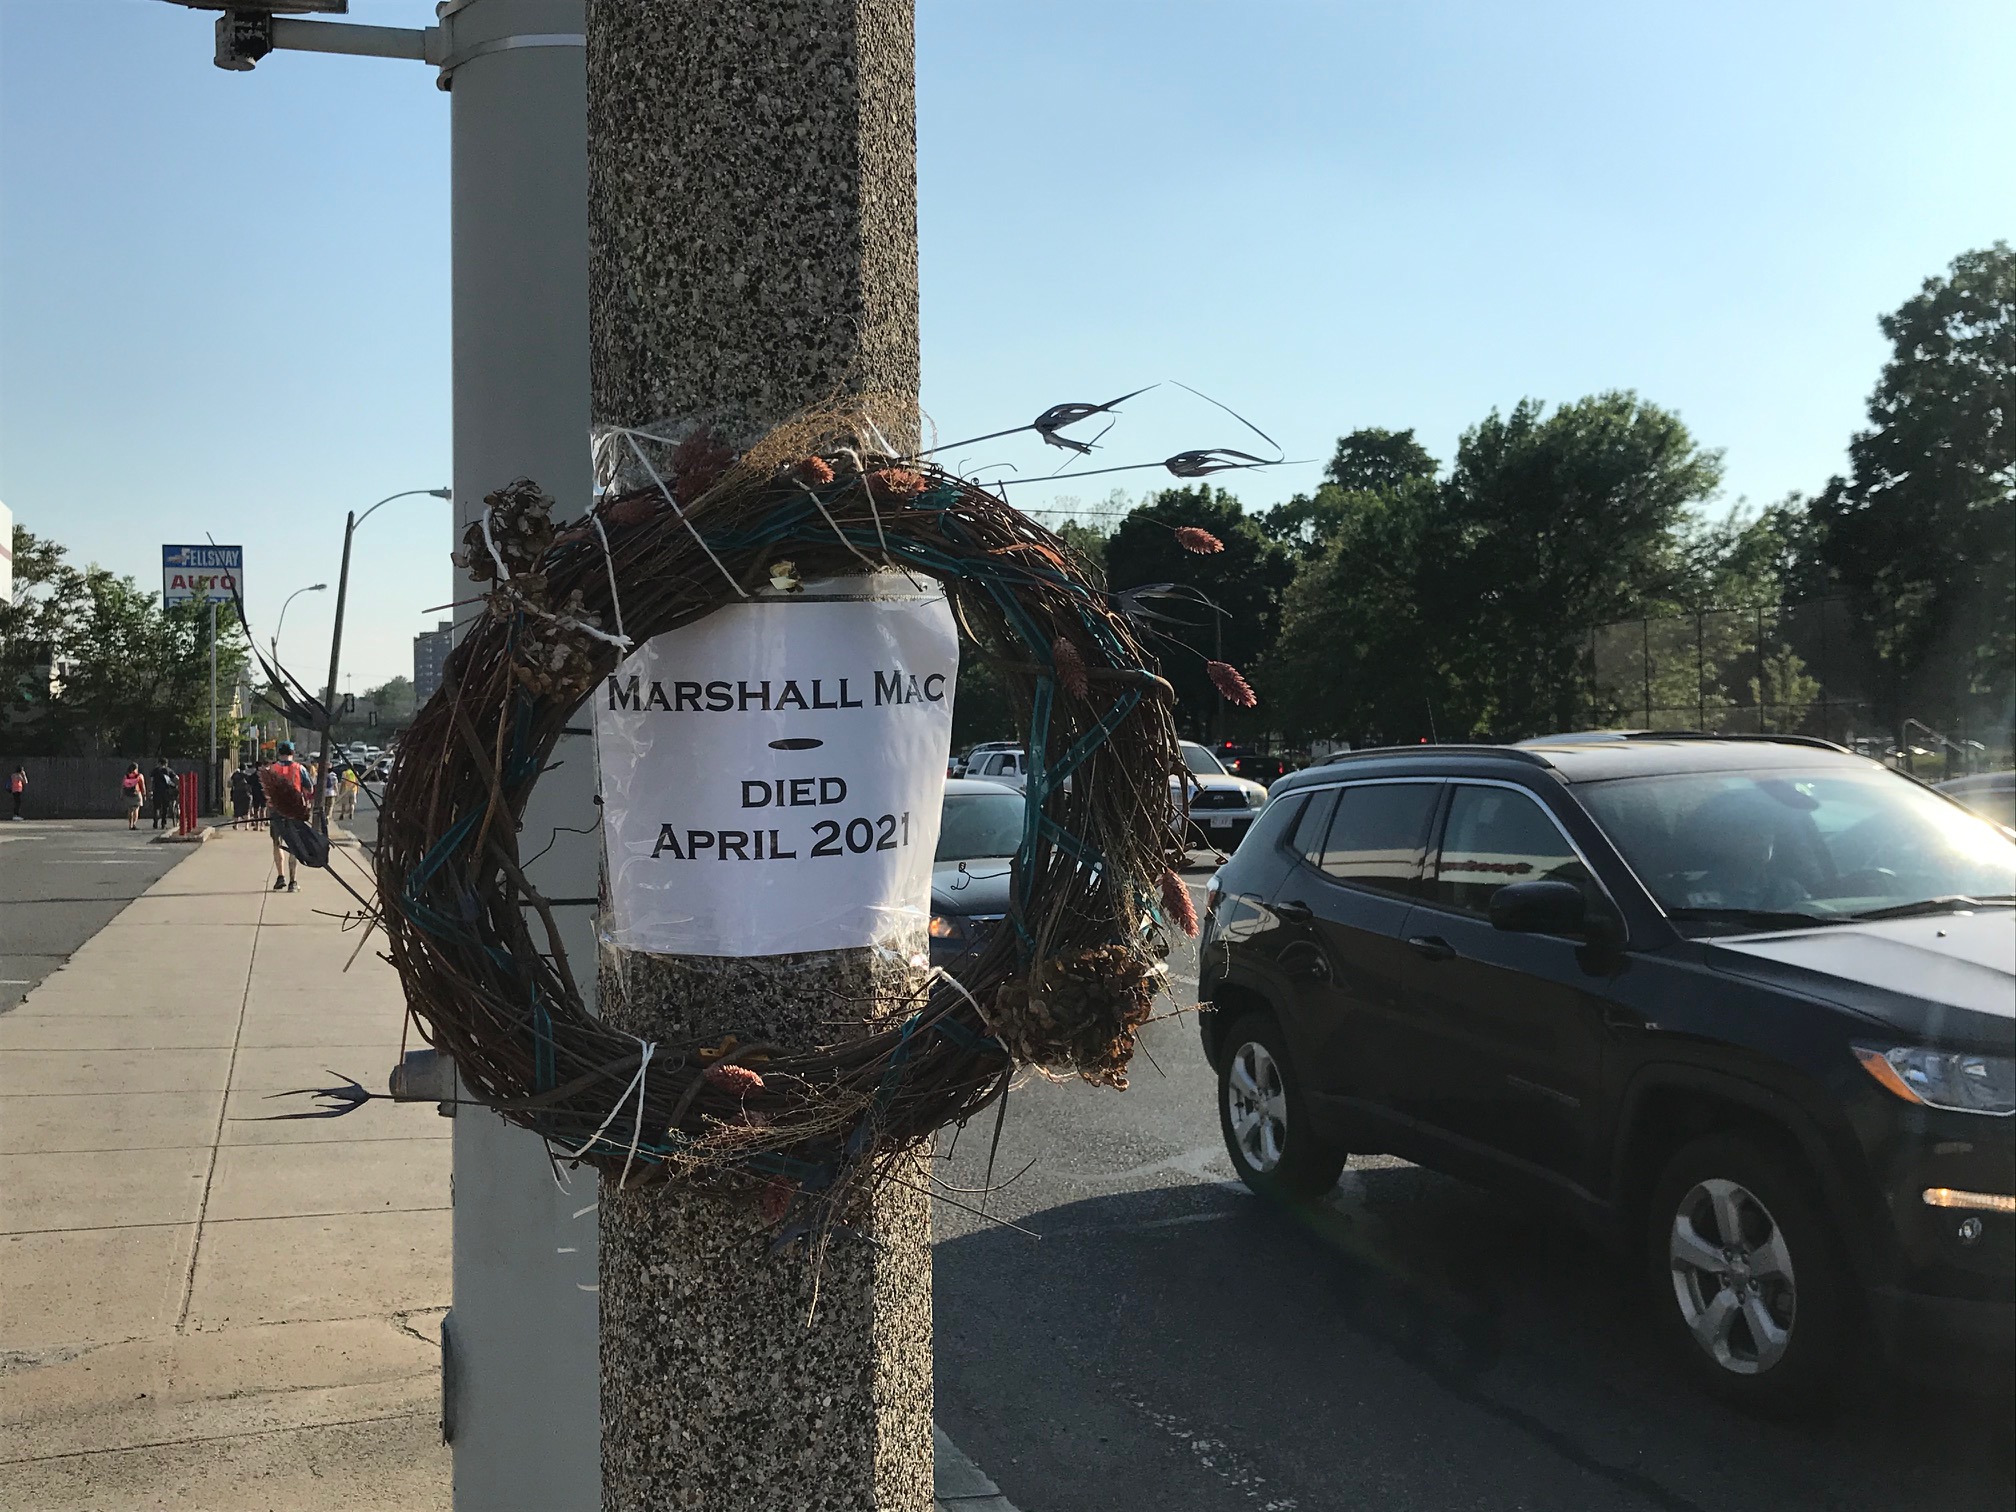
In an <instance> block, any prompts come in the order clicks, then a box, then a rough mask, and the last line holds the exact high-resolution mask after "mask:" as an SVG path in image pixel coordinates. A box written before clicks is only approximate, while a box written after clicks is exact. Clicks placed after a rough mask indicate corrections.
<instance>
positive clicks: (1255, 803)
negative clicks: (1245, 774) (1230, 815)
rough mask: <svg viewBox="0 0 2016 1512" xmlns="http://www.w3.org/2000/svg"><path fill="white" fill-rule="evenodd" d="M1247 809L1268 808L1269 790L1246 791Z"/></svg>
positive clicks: (1250, 789) (1253, 789) (1249, 789)
mask: <svg viewBox="0 0 2016 1512" xmlns="http://www.w3.org/2000/svg"><path fill="white" fill-rule="evenodd" d="M1246 807H1248V808H1249V809H1263V808H1265V807H1267V789H1265V788H1248V789H1246Z"/></svg>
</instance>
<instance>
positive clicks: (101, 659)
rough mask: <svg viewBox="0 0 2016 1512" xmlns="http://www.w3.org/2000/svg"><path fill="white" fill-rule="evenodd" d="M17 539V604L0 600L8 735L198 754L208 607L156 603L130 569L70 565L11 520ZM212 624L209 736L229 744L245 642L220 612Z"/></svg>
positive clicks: (59, 747) (15, 741)
mask: <svg viewBox="0 0 2016 1512" xmlns="http://www.w3.org/2000/svg"><path fill="white" fill-rule="evenodd" d="M14 542H15V565H16V569H17V574H18V576H17V580H16V590H17V591H16V595H15V598H16V602H15V603H14V604H13V605H11V606H0V691H4V694H5V700H6V701H5V703H4V705H0V723H4V724H5V725H6V726H7V729H8V744H9V745H10V746H12V747H14V748H15V749H16V750H19V751H22V752H23V753H26V754H39V755H51V756H55V755H111V754H118V755H128V756H147V755H165V756H174V757H190V756H201V754H202V752H203V750H204V748H205V747H206V746H207V745H208V743H209V738H210V611H209V608H208V606H206V605H204V604H200V603H193V602H192V603H186V604H177V605H174V606H172V607H169V608H165V609H164V608H163V607H162V605H161V603H160V601H159V599H158V598H157V597H156V596H155V595H154V594H152V593H149V592H146V591H144V590H143V589H141V588H140V586H139V585H138V584H136V583H135V582H134V581H133V579H131V578H129V577H120V576H117V575H115V574H113V573H110V572H107V571H106V570H105V569H104V568H102V567H96V566H93V567H86V568H83V569H79V568H75V567H72V566H71V565H69V563H68V562H67V561H66V560H65V553H64V550H63V548H62V547H61V546H59V545H57V544H56V543H54V542H52V541H49V540H47V539H44V538H38V537H36V536H34V535H33V534H32V533H30V532H29V531H27V530H26V529H24V528H23V527H21V526H18V525H17V526H16V527H15V532H14ZM24 563H25V564H26V566H25V570H23V564H24ZM218 632H219V634H218V658H217V687H218V695H219V701H220V704H221V705H222V707H220V710H219V722H218V734H219V738H220V740H222V741H225V742H229V741H231V740H234V739H235V738H236V733H237V732H236V730H235V728H234V727H233V725H232V722H231V721H230V719H229V717H228V710H229V703H230V695H231V690H232V689H233V688H234V687H235V686H236V685H237V682H238V678H239V672H240V670H241V669H242V668H243V666H244V665H245V647H244V639H243V635H242V633H241V632H240V630H239V627H238V624H237V621H236V617H235V616H233V615H232V614H230V613H229V612H228V611H226V612H222V613H220V614H219V616H218Z"/></svg>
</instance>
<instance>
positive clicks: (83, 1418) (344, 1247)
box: [0, 831, 449, 1512]
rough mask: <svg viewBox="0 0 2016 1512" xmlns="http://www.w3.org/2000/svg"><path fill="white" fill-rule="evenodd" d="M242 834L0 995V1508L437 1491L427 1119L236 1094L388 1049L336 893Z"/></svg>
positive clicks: (436, 1135) (375, 993) (384, 1500)
mask: <svg viewBox="0 0 2016 1512" xmlns="http://www.w3.org/2000/svg"><path fill="white" fill-rule="evenodd" d="M269 854H270V852H269V848H268V845H267V841H266V838H265V837H264V836H263V835H260V834H256V833H246V832H239V833H233V832H229V831H225V832H222V833H220V834H219V835H217V836H216V837H215V838H213V839H212V840H211V841H210V843H208V844H206V845H203V846H201V847H200V848H197V849H195V850H193V851H192V852H191V854H190V855H189V856H188V857H187V858H186V859H184V860H183V861H182V862H181V864H179V865H178V866H176V867H175V868H174V870H172V871H170V872H169V873H168V874H167V875H166V876H165V877H163V878H162V879H161V880H160V881H158V882H157V883H155V884H154V886H153V887H151V888H150V889H149V890H148V891H147V892H146V894H145V895H144V896H142V897H140V898H139V899H137V900H136V901H135V902H133V903H132V904H131V905H129V906H128V907H127V908H126V909H125V910H124V911H123V912H121V913H120V914H119V915H118V916H117V917H115V918H114V919H113V920H112V922H111V923H110V924H108V925H106V926H105V928H104V929H102V930H101V931H100V932H99V933H98V934H97V935H96V936H94V937H93V938H92V939H91V940H90V941H89V942H87V943H86V944H85V945H84V946H83V947H82V948H81V949H79V950H78V951H77V952H76V954H75V955H74V956H73V957H72V958H71V960H70V962H69V964H68V965H67V966H65V967H64V968H63V969H62V970H61V971H58V972H56V973H54V974H53V975H51V976H50V977H49V978H48V979H47V980H45V981H44V982H42V983H41V985H40V986H38V987H37V988H36V989H35V990H34V992H32V993H31V994H30V995H29V996H28V998H27V999H26V1000H25V1001H24V1002H23V1003H22V1004H21V1005H20V1006H19V1007H18V1008H15V1009H13V1010H12V1011H11V1012H7V1013H5V1014H0V1506H6V1507H23V1508H29V1507H32V1508H36V1509H38V1512H40V1509H47V1512H57V1509H68V1508H80V1509H81V1508H87V1507H88V1508H91V1509H93V1512H117V1509H123V1508H129V1507H132V1508H139V1507H149V1508H151V1507H182V1508H197V1509H205V1512H238V1509H254V1508H256V1509H273V1508H295V1507H302V1508H306V1507H310V1506H317V1507H321V1506H342V1507H345V1508H356V1509H363V1508H380V1507H383V1508H395V1507H396V1508H400V1509H402V1512H403V1509H414V1512H418V1509H427V1508H446V1507H447V1506H448V1472H449V1459H448V1451H447V1450H446V1449H445V1448H443V1447H442V1445H441V1442H440V1433H439V1428H438V1418H439V1371H440V1354H439V1349H438V1346H437V1343H436V1339H437V1330H438V1323H439V1318H440V1313H441V1310H442V1309H443V1308H444V1307H445V1306H446V1305H447V1302H448V1287H449V1270H448V1254H449V1226H448V1225H449V1218H448V1169H449V1142H448V1138H447V1136H448V1132H449V1125H448V1123H447V1121H446V1120H445V1119H441V1118H439V1117H437V1116H436V1115H435V1113H434V1111H433V1109H432V1108H431V1107H429V1106H424V1105H423V1106H413V1107H406V1106H393V1105H391V1104H389V1103H388V1104H380V1103H373V1104H369V1105H367V1106H366V1107H364V1108H362V1109H360V1110H358V1111H357V1112H355V1113H353V1114H351V1115H349V1116H348V1117H346V1118H342V1119H332V1120H304V1121H300V1122H291V1123H258V1122H250V1121H246V1120H251V1119H257V1118H259V1117H261V1116H262V1115H265V1114H270V1113H274V1112H282V1111H293V1110H294V1109H295V1108H296V1107H298V1106H300V1104H298V1103H296V1102H293V1101H289V1102H282V1103H272V1102H264V1101H262V1097H263V1095H264V1094H266V1093H269V1092H273V1091H278V1090H284V1089H287V1088H292V1087H304V1086H317V1085H326V1084H328V1082H329V1081H330V1078H329V1076H328V1074H327V1072H326V1071H325V1069H324V1068H325V1067H333V1068H335V1069H336V1070H338V1071H341V1072H345V1073H347V1074H349V1075H352V1076H355V1077H356V1078H357V1079H358V1080H360V1081H362V1082H364V1083H365V1084H366V1085H367V1086H374V1087H382V1086H383V1085H384V1076H385V1073H386V1071H387V1070H388V1069H389V1068H390V1066H391V1065H392V1063H393V1061H394V1060H395V1059H396V1058H397V1056H398V1051H399V1046H400V1030H401V999H400V994H399V988H398V982H397V979H396V977H395V976H394V974H393V972H392V970H391V968H390V967H388V966H387V965H385V963H384V962H383V961H381V960H379V959H378V958H377V957H376V956H375V955H374V954H372V952H371V949H370V947H369V946H368V945H367V946H366V948H365V950H364V952H363V953H362V954H360V955H359V956H358V958H357V960H356V963H355V964H354V965H353V966H352V967H351V969H350V970H349V972H348V973H347V974H345V973H344V971H343V966H344V962H345V961H346V960H347V959H348V958H349V956H350V954H351V952H352V950H353V949H355V947H356V945H357V935H356V933H355V932H354V931H345V930H344V929H343V928H342V927H340V925H339V924H338V922H337V920H336V919H335V918H332V917H329V916H328V915H331V914H340V913H341V912H342V911H343V910H344V909H345V908H346V907H347V906H350V900H349V898H348V897H347V896H346V895H345V894H344V893H342V892H341V890H340V889H338V888H337V887H336V886H335V885H334V884H333V883H332V882H330V881H329V880H328V879H327V878H326V877H323V876H321V875H319V874H316V873H313V872H310V871H307V870H305V869H304V870H303V871H302V873H301V891H300V892H298V893H294V894H287V893H273V892H269V891H267V890H266V889H267V888H268V887H270V885H271V872H270V870H269V863H268V856H269ZM349 854H350V855H353V856H354V855H355V852H354V851H352V852H350V853H349ZM336 864H337V865H339V866H345V865H347V864H348V862H347V861H346V860H345V859H343V858H341V857H339V858H338V860H337V862H336ZM353 880H355V879H354V878H353Z"/></svg>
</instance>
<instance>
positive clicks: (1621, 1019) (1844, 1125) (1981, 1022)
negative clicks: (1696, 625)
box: [1199, 737, 2016, 1410]
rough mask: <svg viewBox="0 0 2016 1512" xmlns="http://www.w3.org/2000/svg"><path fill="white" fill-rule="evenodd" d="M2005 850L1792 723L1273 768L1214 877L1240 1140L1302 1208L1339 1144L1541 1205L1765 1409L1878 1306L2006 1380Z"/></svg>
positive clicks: (2013, 926)
mask: <svg viewBox="0 0 2016 1512" xmlns="http://www.w3.org/2000/svg"><path fill="white" fill-rule="evenodd" d="M2012 839H2016V837H2012V836H2011V835H2010V833H2009V832H2007V831H2005V830H2002V829H2000V828H1999V827H1997V826H1995V825H1993V824H1990V823H1988V822H1986V821H1984V820H1983V819H1981V818H1979V817H1978V816H1975V815H1973V814H1971V813H1969V812H1968V811H1967V810H1965V809H1963V808H1961V807H1960V806H1959V805H1957V804H1955V803H1952V802H1950V801H1948V800H1947V799H1945V798H1943V797H1941V796H1940V795H1938V794H1937V793H1935V792H1933V791H1931V790H1930V789H1928V788H1925V787H1923V786H1921V785H1920V784H1918V783H1916V782H1914V781H1912V780H1911V779H1909V778H1906V777H1904V776H1901V775H1899V774H1898V773H1895V772H1893V771H1890V770H1889V769H1887V768H1884V767H1882V766H1880V765H1878V764H1877V763H1875V762H1872V761H1868V760H1865V759H1864V758H1861V757H1858V756H1856V755H1854V754H1852V753H1850V752H1848V751H1844V750H1842V749H1840V748H1839V747H1835V746H1830V745H1826V744H1824V743H1822V742H1819V741H1805V740H1797V739H1792V738H1782V739H1773V738H1763V737H1759V738H1754V739H1730V738H1718V739H1711V738H1705V737H1704V738H1674V737H1663V738H1650V739H1636V738H1633V739H1616V738H1580V737H1566V738H1563V739H1561V740H1560V741H1558V742H1551V743H1537V744H1531V745H1528V746H1525V747H1504V746H1479V747H1449V746H1442V747H1414V748H1408V749H1402V750H1395V751H1371V752H1364V753H1360V754H1357V755H1353V756H1350V757H1347V758H1345V759H1342V760H1339V761H1335V762H1332V763H1330V764H1328V765H1325V766H1321V767H1315V768H1312V769H1310V770H1307V771H1304V772H1299V773H1296V774H1295V775H1293V776H1291V777H1288V778H1286V779H1284V780H1283V781H1282V782H1280V783H1278V784H1277V785H1276V787H1275V789H1274V792H1273V795H1272V799H1271V801H1270V803H1269V805H1268V807H1267V809H1266V811H1265V812H1264V813H1263V814H1262V815H1261V817H1260V818H1259V820H1258V821H1257V822H1256V824H1255V825H1254V827H1253V829H1252V832H1251V833H1250V834H1249V835H1248V836H1247V837H1246V839H1245V841H1244V843H1242V844H1241V845H1240V847H1239V849H1238V852H1237V853H1236V854H1235V855H1234V856H1233V857H1232V859H1231V861H1230V862H1229V863H1227V864H1226V865H1225V866H1224V867H1223V868H1222V869H1221V870H1220V871H1219V872H1218V874H1217V875H1216V877H1214V878H1213V880H1212V882H1211V884H1210V887H1209V892H1208V906H1207V911H1206V918H1205V923H1204V932H1203V939H1202V942H1201V947H1202V959H1201V964H1200V968H1199V969H1200V986H1199V1001H1200V1007H1201V1009H1202V1011H1201V1013H1200V1022H1201V1025H1202V1032H1203V1036H1204V1047H1205V1051H1206V1054H1207V1055H1208V1056H1209V1058H1210V1060H1211V1063H1212V1065H1213V1067H1214V1068H1215V1069H1216V1070H1217V1072H1218V1080H1219V1111H1220V1119H1221V1124H1222V1127H1223V1132H1224V1135H1225V1142H1226V1146H1227V1148H1228V1150H1229V1151H1230V1153H1231V1156H1232V1160H1233V1163H1234V1165H1235V1166H1236V1167H1237V1169H1238V1171H1239V1174H1240V1176H1241V1177H1242V1178H1243V1179H1244V1180H1245V1181H1246V1183H1247V1184H1248V1185H1249V1186H1251V1187H1253V1188H1254V1189H1255V1190H1256V1191H1259V1192H1262V1193H1264V1194H1267V1195H1270V1196H1274V1197H1277V1198H1280V1199H1283V1200H1288V1201H1304V1200H1308V1199H1310V1198H1312V1197H1314V1196H1316V1195H1320V1194H1321V1193H1322V1192H1324V1191H1326V1190H1327V1189H1328V1188H1329V1187H1330V1186H1331V1185H1332V1184H1333V1183H1334V1182H1335V1180H1336V1177H1337V1174H1338V1171H1339V1169H1340V1167H1341V1166H1342V1164H1343V1161H1344V1159H1345V1157H1346V1152H1358V1153H1362V1154H1370V1153H1390V1154H1394V1155H1398V1156H1401V1157H1404V1158H1406V1159H1408V1160H1412V1161H1416V1162H1418V1163H1420V1164H1423V1165H1427V1166H1432V1167H1435V1168H1438V1169H1441V1170H1445V1171H1448V1172H1451V1173H1453V1174H1456V1175H1459V1176H1464V1177H1468V1178H1471V1179H1474V1180H1479V1181H1484V1182H1488V1183H1492V1184H1495V1185H1498V1186H1501V1187H1506V1188H1511V1189H1514V1190H1516V1191H1518V1192H1520V1193H1522V1194H1527V1195H1529V1196H1538V1197H1540V1198H1543V1199H1546V1200H1550V1201H1554V1202H1558V1203H1559V1204H1560V1205H1561V1206H1562V1207H1564V1208H1566V1209H1567V1210H1569V1211H1570V1212H1572V1213H1574V1214H1576V1215H1577V1216H1579V1217H1581V1218H1582V1219H1585V1220H1586V1221H1587V1222H1588V1223H1589V1224H1590V1225H1592V1226H1594V1227H1596V1228H1598V1229H1600V1230H1602V1231H1604V1232H1606V1233H1607V1234H1609V1235H1611V1236H1614V1237H1615V1238H1617V1239H1619V1240H1621V1241H1622V1242H1624V1243H1625V1244H1626V1245H1627V1246H1628V1250H1629V1252H1631V1253H1634V1254H1637V1255H1642V1257H1643V1262H1644V1264H1645V1267H1646V1273H1647V1277H1648V1281H1649V1283H1650V1294H1651V1297H1652V1299H1653V1302H1654V1305H1655V1306H1656V1307H1657V1308H1658V1310H1659V1312H1660V1314H1661V1316H1662V1318H1663V1322H1662V1324H1661V1326H1662V1327H1663V1328H1664V1329H1665V1330H1666V1332H1667V1333H1668V1334H1669V1335H1670V1337H1671V1340H1672V1343H1673V1345H1674V1348H1675V1352H1676V1354H1677V1355H1678V1356H1679V1358H1680V1359H1682V1360H1683V1361H1684V1362H1686V1366H1687V1368H1689V1369H1691V1370H1693V1371H1694V1372H1696V1373H1697V1375H1699V1377H1700V1378H1701V1379H1702V1380H1703V1381H1704V1382H1705V1383H1707V1384H1709V1385H1710V1386H1712V1387H1714V1388H1716V1389H1717V1390H1719V1391H1720V1392H1721V1393H1722V1394H1723V1395H1725V1396H1729V1397H1732V1398H1734V1399H1736V1400H1738V1401H1739V1402H1742V1403H1744V1404H1746V1405H1749V1406H1752V1407H1756V1408H1758V1409H1761V1410H1774V1409H1775V1410H1784V1409H1791V1408H1794V1407H1797V1406H1802V1405H1806V1404H1810V1403H1812V1402H1814V1401H1815V1400H1817V1399H1819V1398H1820V1397H1822V1396H1824V1395H1825V1392H1826V1388H1827V1386H1828V1385H1829V1383H1830V1381H1832V1380H1833V1379H1835V1378H1836V1376H1837V1374H1838V1368H1839V1367H1841V1366H1844V1365H1846V1364H1847V1363H1848V1362H1849V1360H1850V1357H1851V1355H1852V1354H1853V1352H1854V1351H1855V1349H1856V1347H1857V1343H1858V1340H1860V1339H1861V1338H1862V1337H1863V1336H1864V1334H1865V1332H1866V1330H1865V1328H1864V1324H1865V1323H1868V1324H1873V1326H1874V1330H1875V1332H1876V1334H1877V1335H1878V1337H1879V1338H1880V1339H1881V1340H1882V1341H1883V1342H1884V1343H1885V1344H1887V1346H1888V1348H1889V1350H1890V1352H1891V1355H1892V1357H1893V1358H1895V1359H1897V1360H1899V1361H1900V1362H1901V1363H1904V1364H1907V1365H1918V1366H1922V1367H1924V1368H1926V1369H1928V1370H1937V1371H1940V1372H1941V1373H1942V1374H1943V1373H1945V1372H1948V1371H1950V1370H1951V1369H1953V1368H1954V1367H1957V1366H1968V1367H1973V1368H1978V1367H1980V1366H1981V1365H1982V1364H1984V1363H1987V1364H1990V1365H1991V1366H1999V1367H2000V1368H2002V1369H2004V1370H2006V1368H2007V1361H2008V1359H2009V1356H2010V1351H2011V1339H2012V1317H2016V1304H2012V1284H2016V1263H2012V1262H2016V1244H2012V1228H2016V1137H2012V1136H2016V1120H2012V1114H2016V914H2012V908H2011V904H2012V898H2011V893H2012V891H2016V844H2012ZM1949 1378H1950V1377H1949ZM2004 1378H2005V1379H2006V1377H2004Z"/></svg>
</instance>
